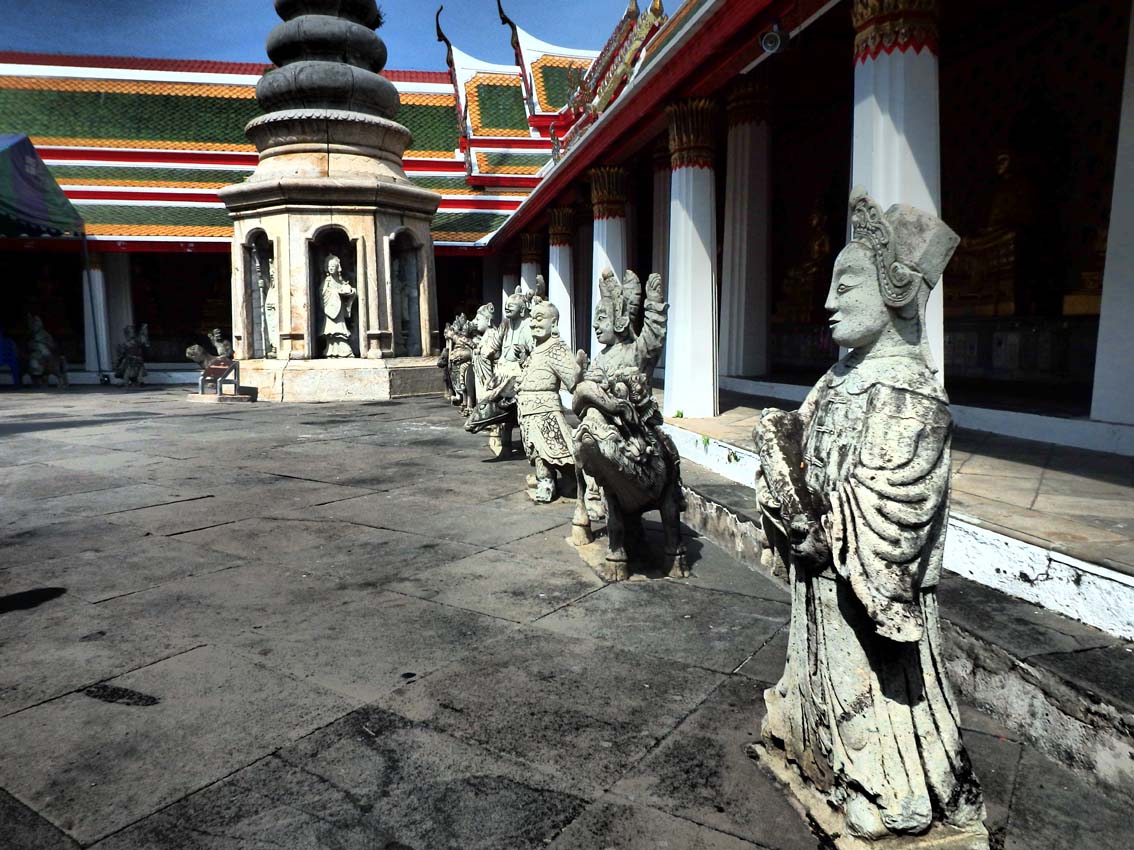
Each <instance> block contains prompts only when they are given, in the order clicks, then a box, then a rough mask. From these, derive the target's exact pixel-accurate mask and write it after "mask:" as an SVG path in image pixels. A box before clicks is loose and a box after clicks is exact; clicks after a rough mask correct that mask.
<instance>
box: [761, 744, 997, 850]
mask: <svg viewBox="0 0 1134 850" xmlns="http://www.w3.org/2000/svg"><path fill="white" fill-rule="evenodd" d="M745 752H746V753H748V756H749V758H751V759H752V760H754V761H755V762H756V763H757V764H758V765H760V767H761V768H762V769H763V770H764V772H765V773H767V774H768V775H769V776H771V777H772V778H773V779H774V780H775V781H776V782H777V783H778V784H780V785H781V786H783V787H784V789H785V790H786V791H787V796H788V800H789V801H790V802H791V804H792V806H793V807H794V808H795V810H796V811H797V812H799V814H800V816H801V817H802V818H803V819H804V820H805V821H806V822H807V823H808V824H809V825H810V826H811V829H812V831H813V832H814V833H815V834H816V835H817V836H818V837H819V838H820V839H821V842H823V841H825V842H826V843H825V844H823V846H831V847H834V848H835V850H989V848H988V832H987V831H986V830H985V829H984V827H983V826H981V827H977V830H978V831H971V832H965V831H962V830H959V829H955V828H954V827H951V826H946V825H944V824H934V825H933V827H932V828H931V829H930V830H929V832H927V833H925V834H924V835H902V836H894V837H891V838H883V839H880V840H878V841H866V840H864V839H861V838H856V837H855V836H853V835H848V834H847V831H846V822H845V820H844V818H843V813H842V812H840V811H839V810H838V809H835V808H832V807H831V805H830V804H829V803H828V802H827V800H826V799H825V798H824V797H823V795H822V794H819V793H818V792H817V791H815V790H814V789H813V788H812V787H811V786H810V785H808V784H807V783H805V782H804V781H803V779H802V778H801V777H800V775H799V773H798V772H797V771H796V769H795V768H794V767H793V766H792V765H791V764H789V763H788V762H787V760H786V759H784V757H783V755H782V754H780V753H779V752H777V751H775V750H769V749H768V748H767V747H765V746H764V744H762V743H755V744H749V745H748V746H747V747H745Z"/></svg>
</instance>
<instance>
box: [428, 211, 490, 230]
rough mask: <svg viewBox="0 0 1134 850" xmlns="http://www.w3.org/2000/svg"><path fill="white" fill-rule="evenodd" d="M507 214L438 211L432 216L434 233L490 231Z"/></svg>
mask: <svg viewBox="0 0 1134 850" xmlns="http://www.w3.org/2000/svg"><path fill="white" fill-rule="evenodd" d="M507 220H508V216H506V215H499V214H497V213H487V212H463V213H461V212H458V213H453V212H439V213H437V215H435V216H433V232H434V233H438V234H440V233H446V232H447V233H465V232H468V233H491V232H492V231H493V230H496V229H497V228H498V227H501V226H502V225H503V224H504V222H506V221H507Z"/></svg>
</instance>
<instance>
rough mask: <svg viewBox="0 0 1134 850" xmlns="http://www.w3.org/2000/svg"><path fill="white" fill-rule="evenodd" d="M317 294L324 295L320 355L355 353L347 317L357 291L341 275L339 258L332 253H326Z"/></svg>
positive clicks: (350, 355) (341, 266) (342, 355)
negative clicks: (324, 273) (325, 262)
mask: <svg viewBox="0 0 1134 850" xmlns="http://www.w3.org/2000/svg"><path fill="white" fill-rule="evenodd" d="M320 295H321V296H322V299H323V332H322V334H321V336H322V337H323V356H324V357H354V350H353V349H352V348H351V347H350V317H351V314H352V312H353V311H354V300H355V298H356V297H357V295H358V293H357V292H356V291H355V288H354V285H353V284H352V283H351V282H350V281H349V280H347V279H346V278H345V277H343V264H342V261H341V260H340V259H339V258H338V257H336V256H335V255H334V254H331V255H330V256H329V257H327V276H326V277H324V278H323V286H322V288H321V290H320Z"/></svg>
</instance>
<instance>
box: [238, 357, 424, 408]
mask: <svg viewBox="0 0 1134 850" xmlns="http://www.w3.org/2000/svg"><path fill="white" fill-rule="evenodd" d="M240 383H241V385H242V387H255V388H256V390H257V397H258V398H259V400H260V401H387V400H389V399H392V398H408V397H410V396H424V395H441V394H442V393H444V391H445V379H444V377H443V376H442V374H441V370H440V369H438V368H437V358H436V357H393V358H389V359H386V360H368V359H361V358H355V357H349V358H348V357H344V358H335V359H326V360H242V361H240Z"/></svg>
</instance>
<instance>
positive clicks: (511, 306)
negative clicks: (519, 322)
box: [504, 295, 524, 319]
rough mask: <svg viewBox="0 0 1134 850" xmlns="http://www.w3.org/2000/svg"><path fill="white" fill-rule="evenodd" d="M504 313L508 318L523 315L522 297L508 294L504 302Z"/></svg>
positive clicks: (516, 317)
mask: <svg viewBox="0 0 1134 850" xmlns="http://www.w3.org/2000/svg"><path fill="white" fill-rule="evenodd" d="M504 315H505V316H507V317H508V318H509V319H518V318H520V317H521V316H523V315H524V299H523V298H520V297H519V296H518V295H509V296H508V300H507V301H505V302H504Z"/></svg>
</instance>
